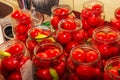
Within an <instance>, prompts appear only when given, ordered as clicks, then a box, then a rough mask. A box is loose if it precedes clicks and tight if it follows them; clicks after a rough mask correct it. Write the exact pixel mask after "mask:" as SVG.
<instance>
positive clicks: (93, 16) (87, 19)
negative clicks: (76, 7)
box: [80, 0, 105, 37]
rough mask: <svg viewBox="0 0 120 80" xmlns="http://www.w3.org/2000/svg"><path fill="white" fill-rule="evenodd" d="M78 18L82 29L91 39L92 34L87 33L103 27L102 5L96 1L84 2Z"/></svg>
mask: <svg viewBox="0 0 120 80" xmlns="http://www.w3.org/2000/svg"><path fill="white" fill-rule="evenodd" d="M80 17H81V19H82V24H83V29H84V30H85V31H86V32H87V33H88V36H89V37H91V36H92V34H90V33H89V31H93V30H94V29H95V28H96V27H98V26H103V25H104V18H105V15H104V4H103V3H102V2H100V1H97V0H90V1H86V2H84V3H83V9H82V11H81V15H80Z"/></svg>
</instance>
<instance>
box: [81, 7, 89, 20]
mask: <svg viewBox="0 0 120 80" xmlns="http://www.w3.org/2000/svg"><path fill="white" fill-rule="evenodd" d="M90 16H91V11H89V10H87V9H83V10H82V11H81V18H82V19H85V20H87V19H88V18H90Z"/></svg>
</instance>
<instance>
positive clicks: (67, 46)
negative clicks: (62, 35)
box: [66, 41, 79, 52]
mask: <svg viewBox="0 0 120 80" xmlns="http://www.w3.org/2000/svg"><path fill="white" fill-rule="evenodd" d="M77 45H79V43H77V42H75V41H70V42H69V44H67V45H66V50H67V51H68V52H70V51H71V49H72V48H74V47H75V46H77Z"/></svg>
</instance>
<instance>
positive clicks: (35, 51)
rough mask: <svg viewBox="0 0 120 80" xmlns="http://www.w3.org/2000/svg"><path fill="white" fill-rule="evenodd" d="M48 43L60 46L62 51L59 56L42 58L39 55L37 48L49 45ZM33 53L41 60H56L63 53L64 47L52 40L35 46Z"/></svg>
mask: <svg viewBox="0 0 120 80" xmlns="http://www.w3.org/2000/svg"><path fill="white" fill-rule="evenodd" d="M47 45H52V46H54V45H55V47H57V48H59V50H60V53H59V54H58V55H57V56H55V57H53V58H40V57H39V56H37V50H38V49H39V48H40V47H44V46H47ZM33 53H34V56H35V57H36V58H37V59H39V60H42V61H50V60H55V59H57V58H59V57H60V56H61V55H62V54H63V47H62V46H61V45H60V44H59V43H57V42H50V43H44V44H38V45H37V46H36V47H35V48H34V51H33Z"/></svg>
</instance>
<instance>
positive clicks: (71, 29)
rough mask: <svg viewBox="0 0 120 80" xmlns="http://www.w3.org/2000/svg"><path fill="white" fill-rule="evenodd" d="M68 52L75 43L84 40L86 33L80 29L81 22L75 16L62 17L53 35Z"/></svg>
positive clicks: (77, 43)
mask: <svg viewBox="0 0 120 80" xmlns="http://www.w3.org/2000/svg"><path fill="white" fill-rule="evenodd" d="M53 37H54V38H55V40H56V41H57V42H59V43H60V44H61V45H62V46H63V47H64V49H66V50H67V51H68V52H70V50H71V49H72V48H73V47H75V46H76V45H79V44H83V43H84V42H85V41H86V37H87V36H86V33H85V31H84V30H83V29H82V22H81V20H80V19H77V18H72V19H71V18H69V19H62V20H61V21H60V22H59V24H58V30H56V32H55V34H54V36H53Z"/></svg>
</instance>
